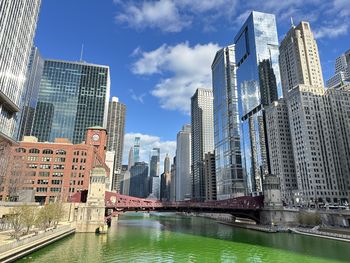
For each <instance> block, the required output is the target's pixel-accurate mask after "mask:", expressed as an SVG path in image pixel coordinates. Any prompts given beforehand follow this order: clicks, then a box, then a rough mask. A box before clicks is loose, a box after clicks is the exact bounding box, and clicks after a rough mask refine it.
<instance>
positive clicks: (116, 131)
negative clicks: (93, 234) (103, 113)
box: [107, 97, 126, 193]
mask: <svg viewBox="0 0 350 263" xmlns="http://www.w3.org/2000/svg"><path fill="white" fill-rule="evenodd" d="M125 113H126V106H125V105H124V104H122V103H120V102H119V100H118V98H117V97H112V100H111V101H110V102H109V106H108V115H107V132H108V141H107V150H108V151H112V152H114V153H115V159H114V168H113V179H112V182H111V183H112V185H111V186H112V189H113V190H116V191H117V192H118V193H119V192H120V182H121V170H122V160H123V148H124V133H125Z"/></svg>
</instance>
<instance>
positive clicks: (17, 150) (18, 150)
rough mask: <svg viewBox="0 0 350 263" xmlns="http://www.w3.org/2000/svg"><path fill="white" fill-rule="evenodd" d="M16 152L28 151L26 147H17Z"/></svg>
mask: <svg viewBox="0 0 350 263" xmlns="http://www.w3.org/2000/svg"><path fill="white" fill-rule="evenodd" d="M16 152H17V153H25V152H26V149H24V148H17V149H16Z"/></svg>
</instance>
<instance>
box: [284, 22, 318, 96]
mask: <svg viewBox="0 0 350 263" xmlns="http://www.w3.org/2000/svg"><path fill="white" fill-rule="evenodd" d="M279 50H280V55H279V64H280V71H281V80H282V90H283V97H284V98H286V97H287V93H288V91H289V90H291V89H292V88H294V87H295V86H297V85H299V84H305V85H313V86H316V87H323V85H324V84H323V77H322V70H321V63H320V57H319V54H318V48H317V43H316V40H315V38H314V35H313V33H312V31H311V28H310V24H309V23H308V22H305V21H302V22H300V24H299V25H298V26H296V27H295V26H294V25H292V28H291V29H290V30H289V31H288V33H287V35H286V36H285V38H284V39H283V40H282V42H281V45H280V48H279Z"/></svg>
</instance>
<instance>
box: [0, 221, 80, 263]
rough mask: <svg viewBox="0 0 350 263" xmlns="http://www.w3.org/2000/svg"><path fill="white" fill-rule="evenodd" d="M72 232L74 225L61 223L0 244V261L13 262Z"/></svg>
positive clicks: (73, 231)
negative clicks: (43, 230) (53, 227)
mask: <svg viewBox="0 0 350 263" xmlns="http://www.w3.org/2000/svg"><path fill="white" fill-rule="evenodd" d="M73 233H75V228H74V227H72V226H70V225H62V226H58V227H57V228H55V229H50V230H47V231H45V232H42V233H38V234H37V235H33V236H29V237H27V238H24V239H21V240H19V241H13V242H9V243H7V244H3V245H0V262H3V263H7V262H14V261H15V260H17V259H20V258H22V257H24V256H26V255H28V254H30V253H33V252H34V251H36V250H38V249H40V248H43V247H45V246H47V245H49V244H51V243H53V242H55V241H57V240H59V239H62V238H64V237H66V236H68V235H71V234H73Z"/></svg>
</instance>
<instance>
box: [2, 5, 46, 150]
mask: <svg viewBox="0 0 350 263" xmlns="http://www.w3.org/2000/svg"><path fill="white" fill-rule="evenodd" d="M40 4H41V0H28V1H22V0H2V1H1V2H0V142H2V141H6V142H8V143H12V142H13V141H14V140H15V136H16V134H15V129H16V123H17V121H18V116H17V114H18V112H19V111H20V102H21V96H22V94H23V89H24V85H25V80H26V74H27V69H28V61H29V56H30V52H31V48H32V45H33V39H34V35H35V30H36V25H37V21H38V15H39V10H40Z"/></svg>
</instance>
